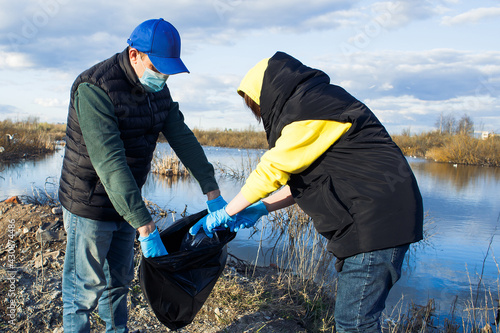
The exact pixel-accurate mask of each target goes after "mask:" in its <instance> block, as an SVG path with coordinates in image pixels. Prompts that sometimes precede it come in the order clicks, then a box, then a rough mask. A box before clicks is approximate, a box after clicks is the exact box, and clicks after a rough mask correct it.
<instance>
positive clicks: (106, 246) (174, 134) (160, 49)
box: [59, 19, 226, 332]
mask: <svg viewBox="0 0 500 333" xmlns="http://www.w3.org/2000/svg"><path fill="white" fill-rule="evenodd" d="M127 42H128V44H129V46H128V47H127V48H126V49H125V50H124V51H123V52H121V53H118V54H115V55H114V56H112V57H111V58H109V59H107V60H104V61H102V62H100V63H98V64H96V65H94V66H93V67H91V68H90V69H88V70H86V71H84V72H83V73H81V74H80V75H79V76H78V77H77V79H76V80H75V82H74V83H73V86H72V88H71V100H70V105H69V114H68V123H67V133H66V137H67V139H66V149H65V155H64V160H63V167H62V173H61V179H60V186H59V199H60V201H61V204H62V206H63V218H64V227H65V229H66V231H67V247H66V256H65V261H64V270H63V282H62V293H63V305H64V310H63V321H64V331H65V332H89V331H90V321H89V316H90V313H91V312H92V311H93V310H94V309H95V308H96V306H97V305H99V316H100V317H101V319H103V320H104V321H105V322H106V331H107V332H127V331H128V329H127V293H128V288H129V284H130V282H131V281H132V279H133V273H134V270H133V256H134V253H133V245H134V239H135V236H136V231H137V232H138V233H139V241H140V243H141V249H142V252H143V255H144V256H145V257H155V256H161V255H166V254H167V251H166V249H165V246H164V245H163V243H162V242H161V239H160V236H159V232H158V230H157V228H156V226H155V224H154V222H153V221H152V218H151V215H150V213H149V211H148V210H147V208H146V205H145V204H144V202H143V200H142V196H141V187H142V186H143V185H144V183H145V181H146V178H147V175H148V173H149V171H150V167H151V160H152V158H153V152H154V150H155V147H156V142H157V139H158V136H159V134H160V132H161V133H163V134H164V135H165V137H166V138H167V140H168V142H169V144H170V146H171V147H172V148H173V150H174V151H175V153H176V154H177V156H178V157H179V158H180V160H181V161H182V163H183V164H184V166H186V168H187V169H188V170H189V171H190V172H191V173H192V175H193V176H194V177H195V178H196V180H197V181H198V182H199V184H200V187H201V190H202V192H203V193H204V194H206V195H207V200H208V201H207V205H208V209H209V210H210V211H214V210H218V209H220V208H222V207H223V206H224V205H225V204H226V202H225V201H224V199H223V198H222V197H221V196H220V192H219V187H218V184H217V182H216V180H215V177H214V169H213V166H212V165H211V164H210V163H209V162H208V160H207V158H206V156H205V154H204V152H203V149H202V147H201V145H200V144H199V142H198V141H197V139H196V137H195V136H194V135H193V132H192V131H191V130H190V129H189V128H188V127H187V126H186V124H185V123H184V117H183V115H182V113H181V112H180V110H179V105H178V103H177V102H174V101H173V100H172V97H171V96H170V91H169V89H168V87H167V85H166V81H167V79H168V77H169V75H174V74H178V73H185V72H187V73H189V71H188V69H187V68H186V66H185V65H184V63H183V62H182V60H181V59H180V46H181V42H180V36H179V33H178V32H177V30H176V29H175V28H174V26H173V25H172V24H170V23H169V22H166V21H165V20H163V19H154V20H148V21H145V22H143V23H141V24H140V25H139V26H138V27H137V28H135V30H134V31H133V32H132V34H131V35H130V38H129V39H128V41H127Z"/></svg>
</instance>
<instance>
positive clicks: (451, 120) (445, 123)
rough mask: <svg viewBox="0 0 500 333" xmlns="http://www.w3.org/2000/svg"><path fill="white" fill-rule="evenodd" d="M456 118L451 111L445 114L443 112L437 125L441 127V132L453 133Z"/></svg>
mask: <svg viewBox="0 0 500 333" xmlns="http://www.w3.org/2000/svg"><path fill="white" fill-rule="evenodd" d="M455 124H456V119H455V116H454V115H453V114H451V113H449V114H444V113H443V112H441V114H440V115H439V118H438V119H437V121H436V124H435V125H436V127H437V128H438V129H439V133H446V132H447V133H449V134H451V133H453V131H454V129H455Z"/></svg>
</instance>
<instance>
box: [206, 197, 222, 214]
mask: <svg viewBox="0 0 500 333" xmlns="http://www.w3.org/2000/svg"><path fill="white" fill-rule="evenodd" d="M226 205H227V202H226V200H224V199H223V198H222V195H219V196H218V197H217V198H215V199H212V200H208V201H207V208H208V212H209V213H213V212H215V211H216V210H219V209H222V208H224V207H226Z"/></svg>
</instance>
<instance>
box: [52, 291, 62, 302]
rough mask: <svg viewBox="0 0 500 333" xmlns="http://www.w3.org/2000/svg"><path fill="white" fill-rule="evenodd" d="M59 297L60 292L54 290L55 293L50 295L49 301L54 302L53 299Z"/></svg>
mask: <svg viewBox="0 0 500 333" xmlns="http://www.w3.org/2000/svg"><path fill="white" fill-rule="evenodd" d="M61 295H62V292H61V291H59V290H56V291H54V292H53V293H52V294H51V295H50V299H51V300H52V301H54V300H55V299H57V298H59V297H61Z"/></svg>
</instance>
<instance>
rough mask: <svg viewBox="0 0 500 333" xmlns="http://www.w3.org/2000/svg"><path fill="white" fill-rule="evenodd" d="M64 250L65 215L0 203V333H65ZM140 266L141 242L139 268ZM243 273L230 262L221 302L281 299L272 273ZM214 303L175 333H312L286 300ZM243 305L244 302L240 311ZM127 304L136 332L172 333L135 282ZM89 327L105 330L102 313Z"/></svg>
mask: <svg viewBox="0 0 500 333" xmlns="http://www.w3.org/2000/svg"><path fill="white" fill-rule="evenodd" d="M14 201H15V200H14ZM65 246H66V241H65V233H64V228H63V223H62V214H61V212H60V208H58V207H51V206H48V205H35V204H23V203H16V202H5V201H4V202H1V203H0V267H1V269H0V290H1V297H0V332H53V333H57V332H63V329H62V298H61V297H62V293H61V275H62V267H63V263H64V254H65ZM139 261H140V250H139V244H138V242H136V264H137V265H136V266H138V263H139ZM245 271H247V270H246V269H245V268H244V267H242V264H241V262H228V264H227V267H226V269H225V271H224V273H223V275H222V276H221V277H220V279H219V281H218V283H217V285H216V287H215V288H214V292H213V294H214V295H215V294H217V295H219V296H213V297H220V295H224V292H228V290H229V289H232V288H234V286H237V288H239V289H238V290H239V291H238V293H239V295H240V296H242V297H243V298H245V297H249V300H248V302H247V303H251V301H250V297H251V295H255V294H256V290H257V286H256V284H257V281H258V288H261V289H262V288H263V290H260V291H259V295H274V294H276V290H274V289H275V287H273V284H272V283H270V282H269V281H272V279H274V278H275V276H274V273H275V272H274V269H273V268H272V267H268V268H259V269H258V270H257V276H256V275H249V274H247V273H245ZM254 273H255V272H254ZM268 282H269V283H268ZM266 288H268V289H269V290H266ZM245 295H250V296H245ZM222 297H224V296H222ZM211 298H212V295H211V296H210V297H209V299H208V300H207V302H206V303H205V305H204V307H203V308H202V310H200V312H199V313H198V315H197V317H196V318H195V319H194V321H193V322H192V323H191V324H190V325H188V326H186V327H184V328H182V329H180V330H178V331H177V332H200V333H201V332H204V333H215V332H248V333H250V332H261V333H269V332H283V333H284V332H310V330H309V329H306V328H305V326H306V325H305V324H304V320H302V319H300V313H299V312H297V311H296V312H293V311H283V309H284V308H285V309H286V306H287V303H286V302H287V300H286V299H287V297H286V295H283V297H282V298H283V301H282V306H278V307H276V306H265V304H260V305H259V306H258V307H256V306H249V307H244V308H241V309H234V307H229V306H228V307H225V306H224V305H221V304H223V303H224V302H223V300H222V299H215V300H214V299H211ZM274 298H277V299H278V298H279V297H274ZM240 301H241V300H240ZM227 302H230V300H227ZM227 302H226V304H230V303H227ZM245 302H246V301H245V299H243V302H242V304H245ZM280 302H281V301H280ZM128 303H129V325H128V326H129V329H130V331H131V332H136V333H137V332H171V331H170V330H169V329H167V328H166V327H165V326H164V325H163V324H161V323H160V322H159V321H158V320H157V318H156V317H155V315H154V314H153V312H152V310H151V309H150V307H149V305H148V304H147V302H146V301H145V299H144V296H143V294H142V291H141V289H140V286H139V282H138V279H137V274H136V278H135V279H134V281H133V283H132V286H131V288H130V292H129V301H128ZM254 303H255V302H254ZM255 304H256V303H255ZM294 313H297V316H295V315H294ZM91 327H92V331H96V332H103V331H104V330H105V326H104V323H103V321H102V320H101V319H100V318H99V316H98V315H97V313H94V314H93V315H92V317H91Z"/></svg>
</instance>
